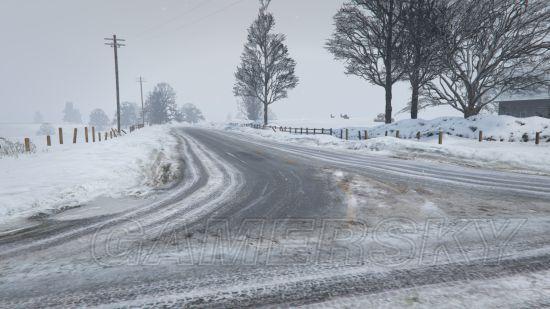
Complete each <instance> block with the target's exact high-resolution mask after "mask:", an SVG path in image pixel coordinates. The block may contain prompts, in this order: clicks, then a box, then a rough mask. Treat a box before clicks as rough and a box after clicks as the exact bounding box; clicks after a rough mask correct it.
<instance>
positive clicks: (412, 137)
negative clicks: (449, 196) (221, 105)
mask: <svg viewBox="0 0 550 309" xmlns="http://www.w3.org/2000/svg"><path fill="white" fill-rule="evenodd" d="M331 121H333V123H331ZM331 121H327V122H326V123H323V122H322V121H307V120H306V121H304V122H303V123H304V124H303V125H301V124H300V122H299V121H294V120H289V121H276V122H275V124H277V125H283V126H285V125H286V126H289V127H298V128H299V127H303V128H305V127H310V128H312V127H316V128H323V127H324V128H330V127H332V128H333V129H334V130H335V135H339V133H338V132H339V131H338V130H340V129H341V128H348V129H349V136H350V140H349V141H344V140H341V139H339V138H337V137H332V136H328V135H299V134H291V133H289V132H279V131H277V132H274V131H273V130H271V129H269V130H255V129H250V128H243V127H236V126H228V127H226V128H225V129H226V130H233V131H239V132H242V133H247V134H253V135H256V136H260V137H263V138H269V139H275V140H278V141H280V142H290V143H298V144H304V145H310V146H320V147H330V148H334V149H347V150H356V151H368V152H369V153H374V154H381V155H391V156H398V157H403V158H407V159H415V158H418V159H430V160H437V161H446V162H452V163H459V164H465V165H468V166H476V167H488V168H496V169H503V170H513V171H518V172H528V173H540V174H550V165H549V164H548V158H550V142H548V141H547V140H550V119H545V118H539V117H533V118H527V119H519V118H514V117H509V116H478V117H472V118H470V119H464V118H459V117H442V118H437V119H434V120H403V121H398V122H396V123H393V124H390V125H379V126H375V127H368V126H363V127H350V126H342V125H343V124H346V120H341V119H331ZM350 123H351V122H350ZM309 125H312V126H309ZM313 125H315V126H313ZM333 125H334V126H333ZM359 130H360V131H361V132H364V130H367V131H368V132H369V140H367V141H358V131H359ZM397 130H399V131H400V137H401V138H400V139H397V138H395V137H394V136H395V133H396V131H397ZM440 130H442V131H443V132H445V133H446V134H445V136H444V142H443V145H439V144H438V137H437V132H439V131H440ZM479 130H481V131H483V135H484V137H485V139H489V140H484V141H483V142H481V143H480V142H478V137H479ZM386 131H388V135H389V136H388V137H385V132H386ZM417 132H421V136H422V137H421V140H420V141H418V140H416V134H417ZM536 132H542V133H541V144H540V145H538V146H537V145H535V143H534V141H533V139H534V137H535V133H536ZM363 136H364V135H363ZM524 139H525V140H527V142H524V141H523V140H524Z"/></svg>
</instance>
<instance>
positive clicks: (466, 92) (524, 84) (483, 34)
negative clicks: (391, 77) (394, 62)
mask: <svg viewBox="0 0 550 309" xmlns="http://www.w3.org/2000/svg"><path fill="white" fill-rule="evenodd" d="M549 6H550V5H549V2H548V1H547V0H531V1H529V3H528V5H527V3H526V2H522V1H519V2H518V1H510V0H461V1H452V2H450V4H449V12H450V15H449V18H448V20H447V22H446V27H445V33H444V35H443V36H442V42H443V44H444V48H443V51H444V54H443V57H442V61H443V65H444V71H443V73H442V74H441V75H440V76H439V78H438V79H436V80H434V81H432V82H430V83H428V84H427V86H426V87H425V88H426V90H427V98H428V99H429V101H428V102H429V103H428V105H432V106H433V105H442V104H448V105H450V106H452V107H453V108H455V109H457V110H459V111H461V112H462V113H463V114H464V117H466V118H467V117H470V116H473V115H477V114H479V113H480V112H481V111H482V110H483V109H485V108H487V107H488V106H489V105H490V104H492V103H494V102H495V101H496V100H498V98H499V97H501V96H502V95H503V94H507V93H515V92H528V91H534V90H537V89H539V90H540V88H543V87H545V86H547V85H548V84H549V83H550V81H549V80H548V73H549V72H550V41H549V38H550V9H549Z"/></svg>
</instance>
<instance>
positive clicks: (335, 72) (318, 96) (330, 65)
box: [0, 0, 458, 122]
mask: <svg viewBox="0 0 550 309" xmlns="http://www.w3.org/2000/svg"><path fill="white" fill-rule="evenodd" d="M342 3H343V1H340V0H332V1H330V0H323V1H318V0H299V1H296V0H273V2H272V6H271V11H272V12H273V13H274V14H275V17H276V20H277V31H279V32H282V33H285V34H286V35H287V43H288V46H289V50H290V53H291V56H292V57H293V58H294V59H296V61H297V63H298V66H297V75H298V76H299V78H300V80H301V83H300V85H299V86H298V87H297V88H296V89H295V90H292V91H291V92H290V93H289V98H288V99H286V100H283V101H280V102H277V103H276V104H275V105H273V107H274V111H275V113H276V115H277V116H278V117H279V118H301V117H308V118H322V117H328V115H329V114H330V113H333V114H339V113H347V114H350V115H351V116H352V117H374V116H375V115H376V114H378V113H382V112H383V110H384V92H383V89H382V88H380V87H376V86H372V85H370V84H368V83H367V82H366V81H364V80H361V79H359V78H357V77H353V76H346V75H345V74H344V65H343V64H342V63H340V62H336V61H334V60H333V58H332V56H331V55H330V54H329V53H328V52H327V51H326V50H325V49H324V48H323V46H324V44H325V41H326V39H327V38H328V37H329V35H330V34H331V32H332V29H333V26H332V16H333V15H334V14H335V13H336V11H337V9H338V8H339V7H340V6H341V4H342ZM257 10H258V2H257V1H256V0H185V1H184V0H179V1H178V0H154V1H153V0H117V1H113V0H93V1H91V0H79V1H74V0H48V1H42V0H25V1H22V0H2V1H1V2H0V28H1V29H2V34H3V35H2V39H3V40H2V42H3V46H2V48H1V49H0V59H2V64H1V73H2V74H1V75H0V81H1V82H0V92H1V94H2V95H1V99H0V107H1V109H0V122H30V121H32V118H33V114H34V112H35V111H40V112H41V113H42V114H43V115H44V118H45V120H46V121H50V122H58V121H60V120H61V118H62V114H61V111H62V109H63V106H64V104H65V102H67V101H70V102H74V103H75V105H76V106H77V107H78V108H79V109H80V111H81V113H82V115H83V118H84V121H87V118H88V115H89V112H90V111H91V110H92V109H94V108H102V109H104V110H105V111H106V112H107V114H108V115H109V116H112V115H113V114H114V111H115V109H116V103H115V87H114V63H113V51H112V48H110V47H108V46H105V45H104V40H103V39H104V38H106V37H109V36H111V35H112V34H114V33H116V34H117V35H118V36H119V37H121V38H124V39H126V40H127V41H126V42H125V43H126V44H127V46H126V47H123V48H121V49H120V50H119V58H120V59H119V62H120V64H119V65H120V80H121V82H120V87H121V100H122V101H131V102H136V103H137V102H139V100H140V99H139V85H138V83H137V78H138V77H139V76H143V77H144V78H145V80H146V81H147V83H146V84H145V85H144V89H145V92H147V91H149V90H150V89H151V88H152V87H153V86H154V84H155V83H158V82H168V83H169V84H171V85H172V86H173V87H174V88H175V89H176V91H177V94H178V104H180V105H181V104H184V103H188V102H191V103H194V104H196V105H197V106H198V107H199V108H201V109H202V110H203V112H204V114H205V116H206V118H207V119H208V120H213V121H220V120H225V119H226V118H227V117H228V115H232V116H234V115H235V114H236V111H237V100H236V99H235V98H234V96H233V93H232V88H233V83H234V77H233V73H234V71H235V68H236V67H237V65H238V64H239V61H240V54H241V52H242V48H243V44H244V41H245V38H246V29H247V28H248V26H249V25H250V23H251V22H252V21H253V20H254V18H255V16H256V13H257ZM408 97H409V90H408V87H407V84H406V83H401V84H399V85H397V86H396V89H395V94H394V110H395V111H398V110H400V109H401V108H402V107H403V106H405V103H406V102H407V100H408ZM442 114H453V115H458V114H457V113H455V112H453V111H451V110H450V109H449V108H438V109H430V110H427V111H422V112H421V113H420V117H424V118H431V117H435V116H438V115H442ZM396 118H398V119H399V118H407V115H406V114H401V115H398V116H397V117H396Z"/></svg>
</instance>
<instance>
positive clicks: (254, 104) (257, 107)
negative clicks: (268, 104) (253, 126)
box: [239, 97, 263, 121]
mask: <svg viewBox="0 0 550 309" xmlns="http://www.w3.org/2000/svg"><path fill="white" fill-rule="evenodd" d="M262 105H263V104H262V102H261V101H260V100H258V98H256V97H243V98H242V100H241V101H240V102H239V107H240V110H241V112H242V113H243V115H244V116H245V117H246V118H247V119H248V120H252V121H258V120H260V119H261V118H262V115H263V112H262Z"/></svg>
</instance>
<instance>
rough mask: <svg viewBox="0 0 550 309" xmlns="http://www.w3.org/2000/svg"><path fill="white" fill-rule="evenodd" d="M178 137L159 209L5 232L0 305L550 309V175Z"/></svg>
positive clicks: (86, 211)
mask: <svg viewBox="0 0 550 309" xmlns="http://www.w3.org/2000/svg"><path fill="white" fill-rule="evenodd" d="M174 134H176V136H177V138H178V139H179V140H180V141H181V146H180V153H181V160H182V162H183V167H184V168H183V171H182V175H181V177H180V178H179V181H178V182H177V183H176V184H174V185H173V186H172V187H171V188H167V189H166V190H165V191H164V192H162V193H160V194H159V195H158V196H157V197H156V198H154V199H150V200H146V201H143V200H141V201H139V202H137V201H136V202H133V203H132V201H131V200H130V201H129V200H115V199H100V200H97V201H95V202H94V203H90V204H89V205H85V206H84V207H81V209H74V210H70V211H68V212H65V213H61V214H58V215H54V216H51V217H45V218H41V219H40V220H41V221H39V224H35V225H33V226H31V227H28V228H24V229H19V230H14V231H11V232H8V233H4V234H2V235H0V307H1V308H10V307H16V308H17V307H80V306H100V307H115V308H118V307H131V306H146V307H151V306H167V307H171V306H173V307H182V306H188V307H203V306H210V307H246V306H264V305H265V306H269V305H282V306H301V305H304V306H307V305H312V306H319V305H321V306H327V307H334V306H347V307H353V306H356V307H365V306H375V307H384V306H386V307H388V308H394V307H399V306H417V307H430V306H443V307H449V306H450V307H457V308H460V307H475V306H476V305H477V306H489V307H523V306H526V307H544V306H548V305H550V296H549V295H550V292H549V291H550V282H549V280H548V277H549V274H550V250H549V249H550V178H548V177H543V176H529V175H519V174H511V173H503V172H493V171H489V170H482V169H471V168H466V167H460V166H453V165H445V164H440V163H433V162H419V161H412V160H411V161H407V160H400V159H394V158H385V157H381V156H369V155H365V154H350V153H349V152H340V151H337V150H320V149H319V148H316V149H313V148H308V147H303V146H296V145H287V144H281V143H277V142H271V141H267V140H264V139H255V138H253V137H251V136H249V135H241V134H237V133H228V132H223V131H216V130H205V129H197V128H184V129H179V130H178V131H177V132H175V133H174ZM35 220H37V219H36V218H35Z"/></svg>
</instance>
